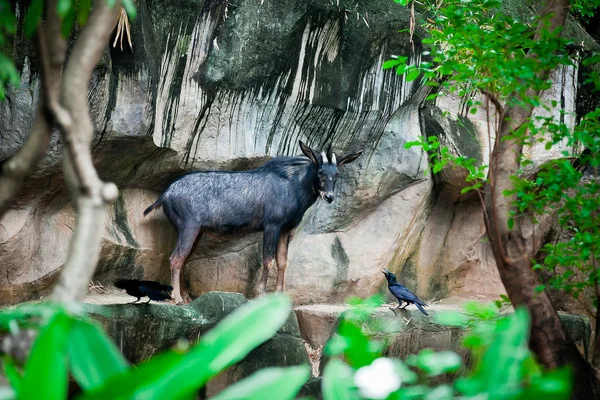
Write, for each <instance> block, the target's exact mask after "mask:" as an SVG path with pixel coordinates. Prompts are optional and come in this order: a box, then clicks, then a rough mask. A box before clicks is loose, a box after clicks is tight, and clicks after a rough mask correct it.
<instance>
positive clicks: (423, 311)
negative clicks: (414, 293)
mask: <svg viewBox="0 0 600 400" xmlns="http://www.w3.org/2000/svg"><path fill="white" fill-rule="evenodd" d="M415 306H417V308H418V309H419V311H421V312H422V313H423V314H425V315H427V316H429V314H427V311H425V309H424V308H423V306H422V305H420V304H419V303H415Z"/></svg>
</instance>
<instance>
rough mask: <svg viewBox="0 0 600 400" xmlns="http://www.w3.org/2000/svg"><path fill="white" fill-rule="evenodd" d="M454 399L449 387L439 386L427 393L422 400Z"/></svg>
mask: <svg viewBox="0 0 600 400" xmlns="http://www.w3.org/2000/svg"><path fill="white" fill-rule="evenodd" d="M453 398H454V391H453V390H452V387H451V386H449V385H440V386H438V387H436V388H434V389H433V390H432V391H430V392H429V393H427V394H426V395H425V397H424V398H423V400H451V399H453Z"/></svg>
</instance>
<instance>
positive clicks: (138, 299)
mask: <svg viewBox="0 0 600 400" xmlns="http://www.w3.org/2000/svg"><path fill="white" fill-rule="evenodd" d="M138 301H140V298H139V297H138V298H137V300H136V301H132V302H131V303H129V304H135V303H137V302H138Z"/></svg>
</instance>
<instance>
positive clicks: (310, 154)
mask: <svg viewBox="0 0 600 400" xmlns="http://www.w3.org/2000/svg"><path fill="white" fill-rule="evenodd" d="M298 142H300V149H301V150H302V153H304V155H305V156H306V157H308V158H310V159H311V161H312V162H314V163H315V164H318V163H319V162H318V161H317V160H318V159H319V156H318V155H317V153H316V152H315V151H314V150H313V149H311V148H310V147H308V146H307V145H305V144H304V143H302V140H298Z"/></svg>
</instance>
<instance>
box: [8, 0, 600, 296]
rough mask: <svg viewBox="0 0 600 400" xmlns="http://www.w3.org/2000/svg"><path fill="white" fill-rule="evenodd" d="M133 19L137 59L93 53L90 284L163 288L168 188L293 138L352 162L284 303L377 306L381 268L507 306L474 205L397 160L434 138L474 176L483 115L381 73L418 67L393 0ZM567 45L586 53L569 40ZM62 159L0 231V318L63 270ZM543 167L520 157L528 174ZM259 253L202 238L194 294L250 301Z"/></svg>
mask: <svg viewBox="0 0 600 400" xmlns="http://www.w3.org/2000/svg"><path fill="white" fill-rule="evenodd" d="M136 5H137V7H138V11H139V14H138V18H137V19H136V20H135V21H134V22H133V25H132V29H133V31H132V35H133V44H134V47H133V51H131V50H129V49H128V48H124V50H123V51H121V50H119V49H114V48H110V49H109V50H107V52H106V55H105V57H104V58H103V60H102V61H101V63H100V65H99V66H98V68H97V70H96V73H95V75H94V78H93V80H92V82H91V87H90V94H89V100H90V108H91V111H92V115H93V118H94V122H95V126H96V128H97V134H96V139H95V143H94V156H95V161H96V165H97V168H98V170H99V173H100V175H101V176H102V178H103V179H106V180H110V181H114V182H116V183H117V184H118V185H119V187H120V189H121V192H122V195H121V197H120V198H119V200H118V201H117V202H116V203H115V205H114V206H113V208H112V209H111V214H110V218H109V221H108V222H107V225H106V233H105V236H104V242H103V248H102V255H101V262H100V265H99V267H98V270H97V273H96V276H95V277H94V280H95V281H100V282H102V283H108V282H110V281H111V280H112V279H114V278H115V277H117V276H119V277H138V278H139V277H145V278H149V279H157V280H163V281H167V280H168V277H169V271H168V257H169V254H170V251H171V249H172V248H173V247H174V241H175V232H174V230H173V228H172V227H171V226H170V224H169V223H168V221H166V219H165V217H164V215H163V214H162V211H158V212H155V213H154V214H152V215H150V216H148V217H146V218H142V211H143V209H144V208H145V207H146V206H147V205H149V204H150V203H151V202H152V201H153V200H154V199H155V198H156V196H157V195H158V194H159V192H160V191H162V190H164V189H165V188H166V185H167V184H168V183H169V182H170V180H171V179H173V178H174V177H176V176H178V175H180V174H181V173H183V172H184V171H189V170H196V169H205V168H211V169H221V168H231V169H246V168H251V167H254V166H256V165H258V164H259V163H261V162H262V161H264V160H265V159H267V158H268V157H270V156H274V155H276V154H280V155H292V154H299V150H298V147H297V141H298V140H299V139H301V140H303V141H306V142H307V143H309V144H310V145H312V146H314V147H322V146H324V145H326V144H328V143H332V144H333V146H334V148H335V150H336V151H337V152H343V151H351V150H356V149H358V148H364V149H365V153H364V154H363V156H361V158H360V159H359V160H357V161H356V162H355V163H353V164H351V165H349V166H347V167H344V170H343V171H342V176H341V179H340V181H339V183H338V187H337V190H338V192H339V194H340V196H339V197H338V200H336V202H335V203H333V204H331V205H327V204H323V203H320V202H318V203H317V204H316V205H315V206H313V207H312V208H311V209H310V210H309V212H308V213H307V214H306V215H305V218H304V220H303V222H302V224H301V226H300V227H299V228H298V230H297V232H296V235H295V237H294V238H293V240H292V242H291V245H290V254H289V266H288V270H287V290H288V292H289V293H290V294H291V295H292V296H293V297H294V300H295V302H296V303H300V304H307V303H315V302H328V303H331V302H340V301H342V300H343V299H344V298H346V297H347V296H350V295H360V296H367V295H369V294H372V293H374V292H377V291H379V290H381V287H382V283H383V275H382V274H380V273H379V271H380V270H381V268H382V267H386V268H388V269H390V270H391V271H394V272H397V273H398V275H399V276H400V278H401V279H402V280H404V281H406V282H408V283H409V284H410V285H411V286H412V287H414V288H415V289H416V291H417V293H418V294H419V295H420V296H421V297H425V298H432V297H442V296H446V295H453V294H457V295H465V296H471V295H481V296H488V297H489V296H497V294H498V293H500V292H502V291H503V289H502V286H501V283H500V280H499V278H498V277H497V274H496V272H495V269H494V267H493V259H492V258H491V257H492V256H491V253H490V251H489V249H488V246H487V244H486V240H485V233H484V230H483V221H482V217H481V209H480V207H479V205H478V203H477V201H476V200H474V199H472V198H463V197H461V196H458V195H456V190H457V189H460V186H459V183H458V182H460V181H459V180H458V179H457V176H455V175H454V172H452V171H451V170H445V171H444V173H443V174H442V175H441V177H440V178H439V179H438V178H436V179H435V180H434V179H433V178H432V177H431V175H430V173H429V170H428V166H427V156H426V154H424V153H423V152H422V151H421V150H419V149H417V148H412V149H405V148H404V144H405V143H406V142H409V141H413V140H416V139H417V138H419V137H422V136H428V135H432V134H436V135H439V136H440V140H443V141H444V142H445V143H448V144H451V145H452V147H453V148H454V149H455V150H456V151H457V153H458V154H468V155H474V156H476V157H478V158H481V162H485V161H486V154H487V152H488V144H487V143H488V137H487V131H485V130H484V129H482V124H481V117H480V116H479V115H475V116H471V115H467V113H466V111H465V110H462V108H461V104H462V103H461V101H459V100H458V99H451V98H449V99H446V100H444V101H442V102H436V103H435V104H430V103H429V102H426V101H425V100H424V99H425V98H426V96H427V94H428V92H427V88H426V87H424V86H421V85H420V83H419V82H418V81H413V82H406V81H405V80H404V78H403V77H402V76H399V75H396V74H395V73H394V72H393V71H383V70H382V69H381V64H382V62H383V61H384V60H385V59H387V58H389V57H390V56H391V55H392V54H404V55H408V56H410V60H411V62H415V61H417V60H418V59H419V57H421V52H422V50H421V45H420V41H419V40H420V39H419V38H420V35H416V36H415V47H414V49H413V48H412V47H411V45H410V43H409V41H408V33H398V32H397V31H398V29H400V28H402V27H403V26H405V25H406V24H407V21H408V17H409V14H408V11H407V10H406V9H405V8H403V7H400V6H398V5H396V4H394V3H393V2H392V1H389V0H376V1H363V0H361V1H358V2H352V3H350V2H348V1H345V0H340V1H339V2H334V3H331V2H319V1H315V0H306V1H300V2H288V1H284V2H283V3H282V2H273V1H270V0H266V1H262V2H260V4H259V3H257V2H256V1H250V0H238V1H233V2H232V1H225V0H207V1H200V0H190V1H188V2H185V3H180V2H179V3H177V4H174V3H172V2H169V1H164V0H156V1H152V2H149V1H143V0H141V1H138V2H136ZM23 17H24V16H20V17H19V18H23ZM21 23H22V21H21ZM570 29H571V31H572V32H571V33H572V34H573V35H579V37H580V39H581V38H582V40H584V41H586V45H589V46H592V45H595V44H594V43H595V42H593V41H592V40H591V39H590V38H588V37H586V36H585V34H584V33H582V32H581V31H580V30H579V31H577V29H580V28H577V26H576V25H575V24H573V25H572V26H570ZM26 43H28V42H26V41H25V39H24V37H23V36H22V34H21V33H19V34H18V35H17V37H16V39H15V42H14V47H15V50H14V53H15V54H17V64H18V66H19V67H20V69H21V71H22V85H21V88H19V89H17V90H13V91H11V92H10V93H9V94H8V100H7V101H6V102H3V103H0V161H1V160H3V159H6V158H7V157H9V156H10V155H11V154H13V153H14V152H15V151H16V149H17V148H19V146H20V145H21V144H22V143H23V141H24V140H25V138H26V136H27V132H28V129H29V127H30V125H31V120H32V115H33V112H34V109H35V105H36V103H37V98H36V93H37V87H38V85H39V74H38V71H37V67H36V65H35V63H32V61H31V60H32V59H33V53H32V50H31V46H28V45H26ZM563 72H564V73H563ZM560 76H561V77H563V78H564V79H562V78H561V79H558V80H557V81H556V84H555V87H554V88H553V89H552V91H550V92H549V93H548V94H547V95H548V96H559V97H561V98H563V99H564V100H565V104H567V105H569V107H573V104H574V101H575V96H576V87H577V74H576V69H571V70H565V71H562V72H561V75H560ZM444 110H450V111H455V112H457V115H458V116H454V117H450V118H448V117H446V116H444V114H443V111H444ZM61 148H62V143H61V142H60V140H59V139H58V137H56V136H55V137H54V139H53V142H52V148H51V151H50V152H49V154H48V156H47V157H46V159H45V160H44V161H43V163H42V166H41V167H40V169H39V170H38V171H37V172H36V174H35V176H34V177H32V178H31V179H30V180H29V181H28V182H27V185H26V188H25V189H24V190H23V192H22V193H21V195H20V197H19V199H18V201H17V203H16V204H15V206H14V208H13V209H12V210H11V211H10V212H9V213H8V214H7V215H6V216H5V217H4V218H3V219H2V220H1V221H0V294H2V296H1V299H0V302H2V303H14V302H17V301H21V300H25V299H28V298H34V297H36V298H37V297H39V296H43V295H44V294H45V292H46V291H47V290H48V288H49V287H50V285H51V284H52V283H53V282H54V280H55V279H56V276H57V271H58V270H59V269H60V267H61V265H62V264H63V263H64V261H65V258H66V253H67V249H68V244H69V240H70V238H71V235H72V229H73V222H74V212H73V209H72V206H71V205H70V204H69V202H68V198H67V194H66V191H65V189H64V185H63V182H62V178H61V175H60V168H59V165H60V164H59V161H60V160H59V155H60V154H61V151H60V150H61ZM555 156H556V154H548V153H544V150H543V149H538V148H535V149H533V151H532V159H533V160H534V161H535V162H536V163H539V162H543V161H544V160H546V159H548V158H549V157H550V158H551V157H555ZM260 238H261V236H260V235H250V236H246V237H243V238H239V239H235V240H227V241H224V240H218V239H210V238H202V239H201V241H200V244H199V246H198V248H197V249H196V251H195V252H194V254H193V255H192V256H191V258H190V261H189V262H188V265H187V280H188V281H189V285H190V286H191V288H192V291H193V292H194V293H195V294H196V295H199V294H201V293H204V292H207V291H211V290H221V291H235V292H242V293H246V292H247V289H248V282H250V281H251V280H252V279H253V277H254V274H255V273H256V271H257V269H258V268H259V266H260V254H261V244H260ZM532 245H533V244H532Z"/></svg>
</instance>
